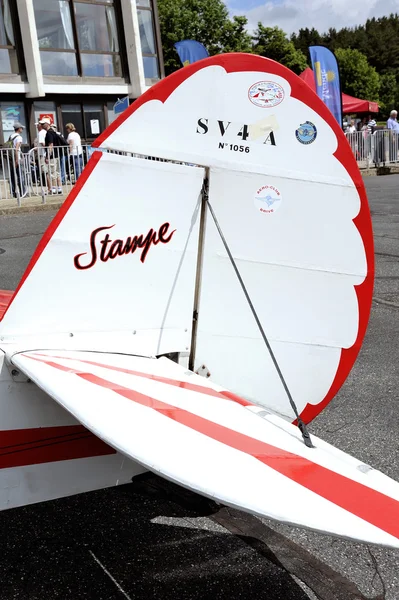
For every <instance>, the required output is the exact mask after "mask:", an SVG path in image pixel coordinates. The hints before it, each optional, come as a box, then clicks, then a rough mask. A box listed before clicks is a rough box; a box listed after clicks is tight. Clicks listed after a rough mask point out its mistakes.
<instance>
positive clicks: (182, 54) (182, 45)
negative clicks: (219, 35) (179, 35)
mask: <svg viewBox="0 0 399 600" xmlns="http://www.w3.org/2000/svg"><path fill="white" fill-rule="evenodd" d="M174 46H175V48H176V50H177V53H178V55H179V58H180V60H181V62H182V63H183V67H186V66H187V65H191V64H192V63H194V62H197V60H201V59H202V58H206V57H207V56H209V53H208V50H207V49H206V48H205V46H203V45H202V44H201V43H200V42H196V41H195V40H183V41H182V42H176V44H174Z"/></svg>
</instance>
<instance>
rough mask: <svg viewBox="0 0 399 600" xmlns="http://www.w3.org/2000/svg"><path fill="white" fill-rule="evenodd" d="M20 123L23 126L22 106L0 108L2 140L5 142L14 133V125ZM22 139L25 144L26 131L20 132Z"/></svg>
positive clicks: (3, 106)
mask: <svg viewBox="0 0 399 600" xmlns="http://www.w3.org/2000/svg"><path fill="white" fill-rule="evenodd" d="M15 121H20V122H21V123H22V124H25V115H24V110H23V107H22V105H20V106H19V105H14V104H13V105H9V106H6V105H4V104H2V106H1V126H2V130H3V138H4V141H5V142H6V141H7V140H8V138H9V137H10V135H11V134H13V133H14V123H15ZM22 139H23V141H24V143H25V142H26V129H24V130H23V132H22Z"/></svg>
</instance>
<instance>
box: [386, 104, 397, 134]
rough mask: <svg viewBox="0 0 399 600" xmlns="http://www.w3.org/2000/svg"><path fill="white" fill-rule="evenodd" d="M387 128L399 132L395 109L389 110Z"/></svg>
mask: <svg viewBox="0 0 399 600" xmlns="http://www.w3.org/2000/svg"><path fill="white" fill-rule="evenodd" d="M387 129H392V131H396V132H397V133H399V123H398V111H397V110H391V114H390V115H389V119H388V121H387Z"/></svg>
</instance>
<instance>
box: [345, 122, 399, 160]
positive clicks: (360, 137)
mask: <svg viewBox="0 0 399 600" xmlns="http://www.w3.org/2000/svg"><path fill="white" fill-rule="evenodd" d="M345 135H346V139H347V140H348V143H349V145H350V147H351V148H352V152H353V154H354V156H355V158H356V161H357V164H358V165H359V167H360V168H363V169H364V168H370V167H380V166H385V165H390V164H395V163H399V133H397V132H395V131H392V130H391V129H378V130H377V131H375V132H374V133H369V132H367V131H355V132H354V133H347V134H345Z"/></svg>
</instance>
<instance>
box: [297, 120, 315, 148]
mask: <svg viewBox="0 0 399 600" xmlns="http://www.w3.org/2000/svg"><path fill="white" fill-rule="evenodd" d="M295 137H296V139H297V140H298V142H301V144H306V145H307V144H311V143H312V142H314V141H315V139H316V137H317V129H316V125H314V124H313V123H312V122H311V121H305V122H304V123H301V124H300V125H299V127H298V129H296V130H295Z"/></svg>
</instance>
